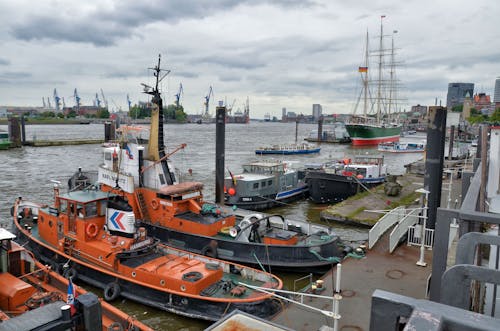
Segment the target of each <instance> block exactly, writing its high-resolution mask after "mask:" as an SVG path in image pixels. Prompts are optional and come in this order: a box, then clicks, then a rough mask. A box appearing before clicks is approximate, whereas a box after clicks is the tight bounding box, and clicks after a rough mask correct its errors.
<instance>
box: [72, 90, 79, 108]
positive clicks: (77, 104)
mask: <svg viewBox="0 0 500 331" xmlns="http://www.w3.org/2000/svg"><path fill="white" fill-rule="evenodd" d="M73 98H75V106H76V109H78V110H80V96H79V95H78V91H77V90H76V88H75V92H73Z"/></svg>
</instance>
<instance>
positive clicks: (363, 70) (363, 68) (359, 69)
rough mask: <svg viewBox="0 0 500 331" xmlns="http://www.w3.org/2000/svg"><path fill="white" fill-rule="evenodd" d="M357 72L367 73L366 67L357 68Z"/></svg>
mask: <svg viewBox="0 0 500 331" xmlns="http://www.w3.org/2000/svg"><path fill="white" fill-rule="evenodd" d="M358 72H368V67H359V68H358Z"/></svg>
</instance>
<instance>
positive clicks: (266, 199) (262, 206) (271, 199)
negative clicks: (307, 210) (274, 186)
mask: <svg viewBox="0 0 500 331" xmlns="http://www.w3.org/2000/svg"><path fill="white" fill-rule="evenodd" d="M297 190H298V193H296V194H295V195H291V196H289V197H286V198H282V199H279V200H276V194H273V195H269V196H263V195H261V196H252V197H245V198H236V197H229V195H227V194H226V196H225V201H224V204H225V205H227V206H236V207H238V208H241V209H247V210H254V211H263V210H267V209H270V208H274V207H282V206H283V204H286V203H290V202H294V201H298V200H302V199H305V198H307V196H308V195H309V193H308V190H304V189H297ZM281 194H282V193H281ZM235 198H236V199H235ZM243 199H246V200H249V199H250V200H251V201H243ZM235 200H236V201H235Z"/></svg>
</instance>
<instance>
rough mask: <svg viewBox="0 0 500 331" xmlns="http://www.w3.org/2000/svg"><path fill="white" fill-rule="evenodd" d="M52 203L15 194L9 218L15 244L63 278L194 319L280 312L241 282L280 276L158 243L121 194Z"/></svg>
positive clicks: (269, 282)
mask: <svg viewBox="0 0 500 331" xmlns="http://www.w3.org/2000/svg"><path fill="white" fill-rule="evenodd" d="M54 198H55V201H54V204H53V205H52V206H47V205H40V206H38V208H37V205H36V204H34V203H29V202H25V201H24V200H22V199H18V200H17V201H16V204H15V206H14V210H13V214H14V224H15V226H16V228H17V230H18V233H19V239H20V242H21V243H22V244H23V245H26V246H27V247H29V248H30V250H32V251H33V252H34V254H35V256H37V257H38V258H39V259H40V260H41V261H42V262H44V263H47V264H49V265H51V266H52V268H53V270H56V271H58V272H60V273H62V274H63V275H65V276H66V277H72V278H73V279H77V280H79V281H83V282H86V283H88V284H91V285H93V286H96V287H99V288H102V289H104V299H105V300H107V301H113V300H115V299H117V298H118V297H120V296H122V297H124V298H127V299H130V300H134V301H137V302H139V303H142V304H145V305H149V306H152V307H155V308H158V309H162V310H165V311H168V312H172V313H175V314H179V315H183V316H188V317H192V318H198V319H205V320H211V321H215V320H218V319H219V318H221V317H222V316H224V314H226V313H228V312H230V311H232V310H233V309H240V310H243V311H246V312H248V313H251V314H255V315H257V316H261V317H264V318H267V317H270V316H272V315H274V314H275V313H276V312H277V311H279V308H280V307H279V306H278V304H277V303H276V302H275V301H273V300H272V299H271V298H270V297H271V295H269V294H265V293H259V292H256V291H253V290H248V289H246V290H245V289H243V287H242V286H240V285H239V283H240V282H242V283H250V284H257V285H256V286H262V287H266V288H268V289H269V290H272V289H274V288H277V289H279V288H281V287H282V282H281V280H280V279H279V278H277V277H275V276H273V275H271V274H269V273H265V272H263V271H258V270H256V269H252V268H249V267H244V266H241V265H237V264H233V263H228V262H224V261H222V260H218V259H214V258H209V257H206V256H200V255H196V254H193V253H189V252H186V251H182V250H178V249H175V248H172V247H168V246H165V245H163V244H160V243H159V241H158V240H157V239H154V238H152V237H149V236H148V235H147V232H146V229H144V228H142V227H140V228H137V227H136V222H135V217H134V214H133V211H132V209H131V207H130V206H129V205H128V203H127V201H126V199H124V198H123V197H121V196H116V195H114V194H110V193H106V192H102V191H99V190H97V189H96V190H92V189H85V190H77V191H71V192H69V193H65V194H60V193H59V188H58V186H57V185H56V187H55V188H54Z"/></svg>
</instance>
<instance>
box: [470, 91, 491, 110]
mask: <svg viewBox="0 0 500 331" xmlns="http://www.w3.org/2000/svg"><path fill="white" fill-rule="evenodd" d="M473 105H474V108H476V110H479V111H480V112H481V113H483V114H485V115H490V114H492V113H493V112H494V111H495V105H494V104H493V103H491V97H490V96H489V95H486V93H476V94H475V95H474V101H473Z"/></svg>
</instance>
